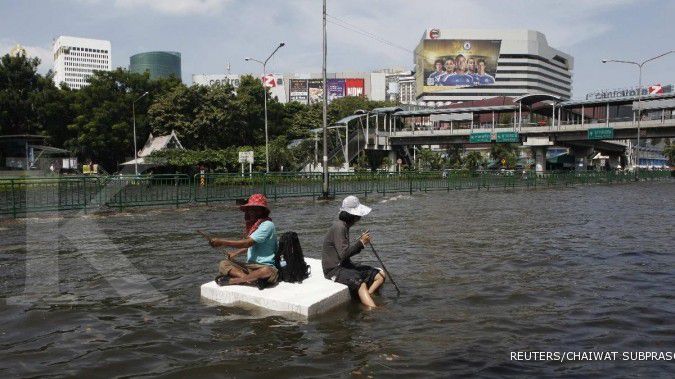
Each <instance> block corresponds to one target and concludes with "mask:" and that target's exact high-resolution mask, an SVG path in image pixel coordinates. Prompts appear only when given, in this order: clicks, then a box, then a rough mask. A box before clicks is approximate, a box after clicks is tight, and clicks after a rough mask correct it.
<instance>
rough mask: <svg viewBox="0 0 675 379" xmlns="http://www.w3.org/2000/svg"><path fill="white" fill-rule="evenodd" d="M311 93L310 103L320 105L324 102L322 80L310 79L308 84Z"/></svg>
mask: <svg viewBox="0 0 675 379" xmlns="http://www.w3.org/2000/svg"><path fill="white" fill-rule="evenodd" d="M307 88H308V92H309V103H310V104H314V103H320V102H322V101H323V81H322V80H321V79H310V80H309V81H308V82H307Z"/></svg>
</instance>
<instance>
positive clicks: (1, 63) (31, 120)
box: [0, 54, 67, 134]
mask: <svg viewBox="0 0 675 379" xmlns="http://www.w3.org/2000/svg"><path fill="white" fill-rule="evenodd" d="M39 64H40V59H38V58H27V57H25V56H23V55H19V56H10V55H9V54H7V55H4V56H2V57H1V58H0V133H2V134H44V131H45V128H44V126H45V123H46V122H50V121H51V120H49V119H47V117H49V116H50V115H52V113H51V112H47V113H45V112H43V109H41V106H46V105H49V106H50V107H51V106H54V105H55V102H56V103H60V102H61V99H59V98H58V90H57V89H56V88H55V87H54V84H53V81H52V73H51V72H50V73H49V74H47V76H44V77H43V76H41V75H39V74H38V73H37V68H38V66H39ZM52 109H53V108H52ZM66 115H67V112H66Z"/></svg>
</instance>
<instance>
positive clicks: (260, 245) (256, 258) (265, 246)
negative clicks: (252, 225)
mask: <svg viewBox="0 0 675 379" xmlns="http://www.w3.org/2000/svg"><path fill="white" fill-rule="evenodd" d="M251 238H252V239H253V241H255V245H253V246H251V247H249V248H248V251H247V252H246V261H247V262H248V263H258V264H262V265H274V253H275V252H276V251H277V230H276V228H275V227H274V223H273V222H272V221H265V222H263V223H261V224H260V226H258V229H256V230H255V232H253V234H251Z"/></svg>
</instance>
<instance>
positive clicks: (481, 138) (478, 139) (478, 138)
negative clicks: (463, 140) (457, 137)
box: [469, 133, 492, 143]
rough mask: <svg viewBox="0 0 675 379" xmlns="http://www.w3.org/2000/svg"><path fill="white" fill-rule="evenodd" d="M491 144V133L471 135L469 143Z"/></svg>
mask: <svg viewBox="0 0 675 379" xmlns="http://www.w3.org/2000/svg"><path fill="white" fill-rule="evenodd" d="M489 142H492V133H471V135H469V143H489Z"/></svg>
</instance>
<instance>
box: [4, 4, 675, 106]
mask: <svg viewBox="0 0 675 379" xmlns="http://www.w3.org/2000/svg"><path fill="white" fill-rule="evenodd" d="M328 13H329V14H331V15H333V16H335V17H338V18H340V19H343V20H345V21H347V22H349V23H350V24H352V25H355V26H358V27H359V28H360V29H363V30H367V31H368V32H369V33H371V34H373V35H376V36H378V37H379V38H382V39H385V40H387V41H391V42H394V43H395V44H397V45H400V46H404V47H407V48H408V49H409V50H413V49H414V47H415V45H416V44H417V42H418V41H419V39H420V37H421V36H422V33H423V31H424V29H426V28H429V27H438V28H441V29H449V28H528V29H534V30H538V31H541V32H543V33H544V34H545V35H546V36H547V39H548V42H549V44H550V45H551V46H553V47H555V48H558V49H561V50H563V51H564V52H567V53H570V54H572V55H573V56H574V58H575V69H574V84H573V85H574V89H573V92H574V97H583V96H584V95H585V94H586V93H587V92H589V91H593V90H596V89H602V88H619V87H624V86H631V85H635V84H636V82H637V71H636V70H637V69H636V68H635V67H633V66H628V65H619V64H602V63H601V62H600V59H602V58H604V57H610V58H615V59H627V60H638V59H643V58H648V57H652V56H654V55H658V54H659V53H661V52H664V51H668V50H674V49H675V41H674V40H673V37H672V36H674V35H675V23H673V22H672V16H673V15H675V0H641V1H637V0H585V1H580V0H560V1H559V0H539V1H525V0H523V1H514V0H501V1H488V0H486V1H478V0H470V1H468V0H452V1H450V0H445V1H435V0H425V1H412V0H388V1H384V0H366V1H364V0H358V1H357V0H329V1H328ZM328 33H329V34H328V38H329V57H328V59H329V62H328V69H329V71H370V70H375V69H380V68H386V67H403V68H406V69H412V68H413V64H412V61H413V59H412V53H411V52H410V51H406V50H404V49H398V48H393V47H391V46H388V45H387V44H384V43H381V42H378V41H376V40H374V39H371V38H368V37H365V36H363V35H361V34H357V33H354V32H353V31H350V30H345V29H343V28H340V27H338V26H336V25H333V24H329V28H328ZM59 35H72V36H79V37H91V38H101V39H108V40H110V41H111V42H112V53H113V66H114V67H117V66H123V67H127V66H128V64H129V56H130V55H133V54H135V53H138V52H143V51H151V50H174V51H179V52H181V54H182V63H183V80H184V81H185V82H188V83H189V82H190V81H191V79H190V78H191V75H192V74H199V73H223V72H224V71H225V66H226V65H227V63H228V62H229V63H230V64H231V68H232V72H233V73H245V72H257V71H259V68H258V67H256V66H252V64H250V63H247V62H244V60H243V59H244V57H247V56H252V57H255V58H263V59H264V58H265V56H266V55H267V54H269V52H271V51H272V50H273V49H274V47H275V46H276V45H277V44H278V43H279V42H281V41H284V42H286V43H287V46H286V47H284V48H283V49H282V50H280V51H279V53H278V55H277V56H276V57H275V58H273V60H272V61H271V63H270V71H275V72H300V73H306V72H318V71H320V68H321V0H0V53H5V52H7V51H9V49H10V48H11V46H12V45H14V44H16V43H20V44H22V45H24V46H26V47H28V52H29V54H33V55H37V56H39V57H41V58H42V59H43V61H44V64H43V65H42V66H41V71H43V72H44V71H46V70H47V69H48V68H49V67H50V66H51V60H50V55H51V54H50V53H49V51H50V48H51V43H52V40H53V38H55V37H57V36H59ZM673 72H675V54H671V55H670V56H668V57H666V58H664V59H662V60H659V61H657V62H654V63H652V64H648V65H646V66H645V71H644V82H645V83H646V84H649V83H661V84H668V83H673V82H675V77H674V76H675V75H674V74H673Z"/></svg>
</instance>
